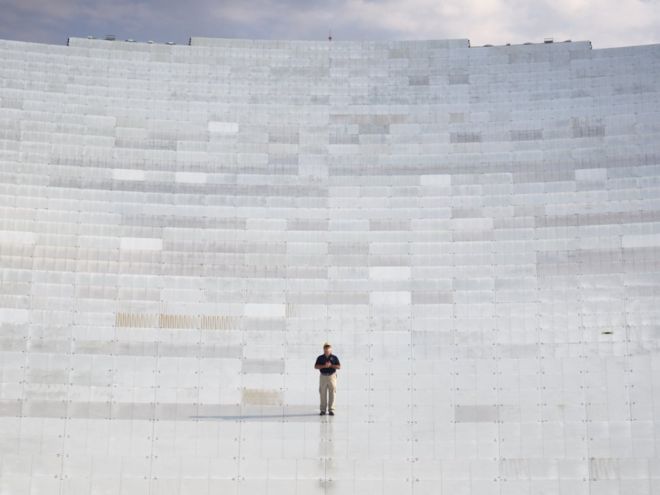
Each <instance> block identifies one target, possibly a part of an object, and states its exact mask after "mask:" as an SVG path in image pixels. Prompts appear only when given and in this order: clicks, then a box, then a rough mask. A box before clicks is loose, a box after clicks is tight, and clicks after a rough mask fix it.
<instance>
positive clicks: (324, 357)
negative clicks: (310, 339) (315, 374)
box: [314, 342, 341, 416]
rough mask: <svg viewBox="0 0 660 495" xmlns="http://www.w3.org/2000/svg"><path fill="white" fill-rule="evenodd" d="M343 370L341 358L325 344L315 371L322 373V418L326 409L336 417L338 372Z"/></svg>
mask: <svg viewBox="0 0 660 495" xmlns="http://www.w3.org/2000/svg"><path fill="white" fill-rule="evenodd" d="M340 368H341V364H339V358H338V357H337V356H335V355H334V354H333V353H332V346H331V345H330V344H328V343H327V342H326V343H325V344H323V354H321V355H320V356H319V357H317V358H316V364H315V365H314V369H317V370H319V371H320V372H321V376H320V377H319V393H320V394H321V416H325V411H326V409H327V410H328V413H329V414H330V416H334V415H335V393H336V392H337V370H338V369H340Z"/></svg>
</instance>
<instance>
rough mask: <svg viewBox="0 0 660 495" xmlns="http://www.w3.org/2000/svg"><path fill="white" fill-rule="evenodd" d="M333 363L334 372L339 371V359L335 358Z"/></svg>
mask: <svg viewBox="0 0 660 495" xmlns="http://www.w3.org/2000/svg"><path fill="white" fill-rule="evenodd" d="M335 361H337V364H333V365H332V367H333V368H334V369H336V370H339V369H341V363H340V362H339V358H337V357H335Z"/></svg>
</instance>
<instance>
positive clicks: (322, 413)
mask: <svg viewBox="0 0 660 495" xmlns="http://www.w3.org/2000/svg"><path fill="white" fill-rule="evenodd" d="M330 414H332V413H330ZM319 416H325V411H321V413H320V414H319Z"/></svg>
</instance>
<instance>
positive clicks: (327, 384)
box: [319, 373, 337, 412]
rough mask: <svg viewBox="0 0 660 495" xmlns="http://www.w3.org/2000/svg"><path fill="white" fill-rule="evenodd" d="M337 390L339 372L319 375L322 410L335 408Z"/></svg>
mask: <svg viewBox="0 0 660 495" xmlns="http://www.w3.org/2000/svg"><path fill="white" fill-rule="evenodd" d="M336 392H337V373H333V374H332V375H323V374H322V375H321V376H320V377H319V393H320V394H321V411H324V412H325V410H326V409H327V410H328V411H334V410H335V393H336Z"/></svg>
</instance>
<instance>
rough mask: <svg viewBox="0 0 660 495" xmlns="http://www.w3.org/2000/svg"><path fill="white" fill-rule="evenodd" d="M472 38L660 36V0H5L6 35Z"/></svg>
mask: <svg viewBox="0 0 660 495" xmlns="http://www.w3.org/2000/svg"><path fill="white" fill-rule="evenodd" d="M329 30H332V34H333V37H334V38H335V39H337V40H368V39H371V40H382V39H444V38H469V39H470V41H471V43H472V45H483V44H485V43H491V44H504V43H523V42H526V41H533V42H539V41H542V40H543V38H545V37H552V38H554V39H555V40H558V41H563V40H565V39H572V40H574V41H578V40H590V41H592V42H593V46H594V48H605V47H611V46H625V45H639V44H648V43H660V0H538V1H532V0H233V1H229V0H189V1H186V0H139V1H138V0H0V38H2V39H11V40H23V41H35V42H42V43H56V44H64V43H66V40H67V38H68V37H69V36H83V37H84V36H88V35H93V36H98V37H102V36H104V35H107V34H113V35H115V36H116V37H117V39H127V38H134V39H136V40H138V41H147V40H154V41H159V42H161V41H162V42H164V41H174V42H176V43H187V42H188V38H189V37H190V36H212V37H225V38H234V37H240V38H265V39H306V40H319V39H325V38H326V37H327V36H328V31H329Z"/></svg>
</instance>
